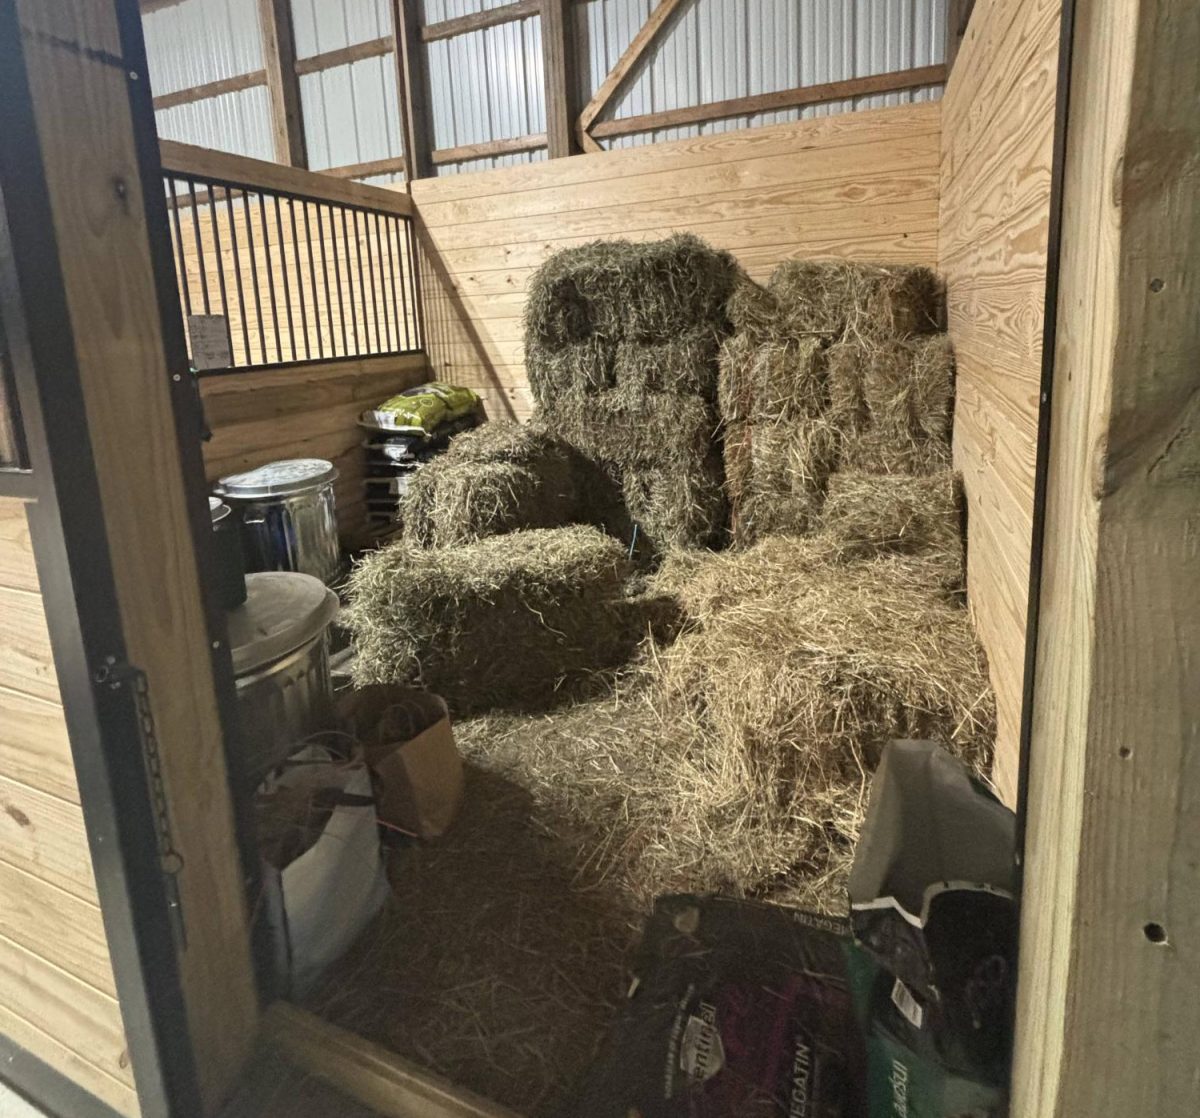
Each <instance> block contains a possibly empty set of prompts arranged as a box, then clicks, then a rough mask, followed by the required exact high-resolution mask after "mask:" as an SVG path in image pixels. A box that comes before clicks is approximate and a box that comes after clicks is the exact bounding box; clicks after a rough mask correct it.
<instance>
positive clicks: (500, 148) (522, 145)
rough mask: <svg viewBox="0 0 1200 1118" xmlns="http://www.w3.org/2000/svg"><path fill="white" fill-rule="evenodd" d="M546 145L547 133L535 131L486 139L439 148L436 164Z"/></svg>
mask: <svg viewBox="0 0 1200 1118" xmlns="http://www.w3.org/2000/svg"><path fill="white" fill-rule="evenodd" d="M545 146H546V133H545V132H535V133H533V134H532V135H529V136H513V137H511V138H510V139H505V140H485V141H484V142H483V143H479V144H463V145H462V146H460V147H453V148H438V149H437V150H435V151H434V153H433V163H434V166H439V167H440V166H442V165H443V164H445V163H466V162H467V161H468V160H471V159H489V158H491V157H492V156H496V155H512V154H514V153H515V152H519V151H538V150H540V149H541V148H544V147H545Z"/></svg>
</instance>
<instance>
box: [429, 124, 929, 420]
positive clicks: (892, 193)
mask: <svg viewBox="0 0 1200 1118" xmlns="http://www.w3.org/2000/svg"><path fill="white" fill-rule="evenodd" d="M940 120H941V113H940V109H939V106H938V105H937V104H936V103H935V104H926V105H914V106H906V107H902V108H895V109H884V110H879V111H877V112H864V113H853V114H850V113H847V114H844V115H841V116H832V117H825V118H821V119H818V120H811V121H803V122H800V123H798V124H786V125H780V126H777V127H771V128H760V129H754V130H747V131H738V132H727V133H724V134H720V135H712V136H703V137H699V138H697V139H690V140H682V141H678V142H675V143H666V144H655V145H653V146H648V147H637V148H629V149H626V150H620V151H614V152H605V153H602V154H597V155H582V156H575V157H573V158H569V159H555V160H551V161H550V162H548V163H533V164H527V165H523V166H520V167H512V168H506V169H502V170H497V171H486V172H482V173H479V174H472V175H455V176H452V177H448V178H434V179H418V180H416V181H415V182H414V183H413V184H412V191H413V200H414V202H415V203H416V207H417V215H418V238H419V240H420V242H421V248H422V252H421V273H422V276H421V278H422V283H423V285H424V292H425V314H426V324H427V337H428V347H427V348H428V350H429V354H430V360H431V363H432V365H433V371H434V373H435V374H436V375H437V376H439V377H442V378H444V379H447V380H450V381H454V382H455V383H460V384H467V385H469V386H471V387H472V388H476V389H478V390H479V391H481V392H482V393H483V394H484V396H485V398H486V399H487V402H488V409H489V412H490V414H491V415H492V417H493V418H501V417H515V418H518V419H526V418H528V416H529V414H530V410H531V399H530V395H529V388H528V382H527V380H526V377H525V370H524V365H523V354H522V330H521V311H522V307H523V306H524V302H525V285H526V283H527V281H528V279H529V276H530V274H531V273H532V272H533V270H534V269H535V268H536V267H537V266H538V265H539V264H540V263H541V262H542V261H543V260H545V259H546V257H547V256H548V255H550V254H551V253H552V252H554V251H555V250H556V249H559V248H563V247H566V246H568V245H578V244H582V243H585V242H587V241H589V240H594V239H596V238H599V237H629V238H631V239H634V240H650V239H653V238H657V237H664V236H667V235H669V234H670V233H674V232H681V231H687V230H690V231H692V232H695V233H698V234H699V235H700V236H702V237H704V238H706V239H707V240H708V241H710V242H711V243H712V244H714V245H716V246H717V247H719V248H725V249H729V250H730V251H732V252H733V253H734V254H735V255H736V256H737V258H738V259H739V260H740V261H741V263H742V264H743V266H744V267H746V268H747V269H748V270H749V272H750V273H751V275H753V276H754V277H755V278H757V279H765V278H766V277H767V276H768V275H769V274H770V272H771V269H772V268H774V266H775V265H776V264H778V263H779V262H780V261H781V260H784V259H787V258H789V257H796V256H844V257H850V258H854V259H861V260H886V261H894V262H897V263H921V264H930V265H932V264H934V263H935V262H936V259H937V235H938V191H939V181H938V159H939V155H940Z"/></svg>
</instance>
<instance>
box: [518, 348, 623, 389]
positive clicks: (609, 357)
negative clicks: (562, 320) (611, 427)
mask: <svg viewBox="0 0 1200 1118" xmlns="http://www.w3.org/2000/svg"><path fill="white" fill-rule="evenodd" d="M616 354H617V346H616V343H615V342H613V341H610V340H608V339H606V338H601V337H598V336H591V337H587V338H584V339H582V340H581V341H576V342H569V343H564V344H562V345H547V344H545V343H544V342H538V341H536V340H534V339H531V338H528V337H527V338H526V342H525V372H526V375H527V376H528V377H529V387H530V389H531V391H532V392H533V398H534V400H535V401H536V402H537V403H538V404H539V405H541V406H543V407H544V406H547V405H549V404H552V403H553V402H554V401H555V400H556V399H558V398H559V397H560V396H564V395H567V394H568V393H585V392H602V391H604V390H605V389H609V388H613V387H614V386H615V385H616V383H617V378H616V371H615V364H616Z"/></svg>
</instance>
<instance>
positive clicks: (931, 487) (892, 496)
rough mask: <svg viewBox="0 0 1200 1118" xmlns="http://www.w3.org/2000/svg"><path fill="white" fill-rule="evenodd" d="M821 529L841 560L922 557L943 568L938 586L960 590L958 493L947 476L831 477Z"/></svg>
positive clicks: (954, 480)
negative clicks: (891, 554) (897, 555)
mask: <svg viewBox="0 0 1200 1118" xmlns="http://www.w3.org/2000/svg"><path fill="white" fill-rule="evenodd" d="M821 528H822V531H823V533H824V534H825V536H826V537H827V538H828V539H829V540H830V541H832V542H833V543H834V544H836V546H837V547H838V548H839V549H840V551H841V552H842V554H844V555H848V556H872V555H879V554H882V553H886V552H899V553H903V554H924V555H927V556H929V557H930V558H931V559H932V560H936V561H937V562H939V563H940V564H942V565H943V571H942V573H941V574H940V575H939V576H938V584H940V585H943V586H945V585H946V584H947V583H949V585H950V586H951V587H953V586H961V585H962V581H963V541H962V502H961V487H960V483H959V479H958V477H957V475H956V474H955V473H954V472H953V471H952V470H943V471H941V472H940V473H936V474H930V475H928V476H925V477H911V476H906V475H891V476H884V475H878V474H861V473H854V472H839V473H835V474H833V475H832V476H831V477H830V478H829V487H828V491H827V493H826V497H825V505H824V508H823V509H822V514H821Z"/></svg>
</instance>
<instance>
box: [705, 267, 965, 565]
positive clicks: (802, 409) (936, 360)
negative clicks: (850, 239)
mask: <svg viewBox="0 0 1200 1118" xmlns="http://www.w3.org/2000/svg"><path fill="white" fill-rule="evenodd" d="M940 296H941V292H940V287H939V284H938V281H937V278H936V277H935V276H934V275H933V273H932V272H930V271H929V270H928V269H926V268H906V267H879V266H872V265H863V264H852V263H848V262H846V261H830V262H820V261H788V262H786V263H784V264H782V265H780V266H779V267H778V268H777V269H776V271H775V273H774V275H773V276H772V277H771V282H770V284H769V285H768V287H766V288H760V287H758V286H757V285H755V284H752V283H750V282H748V281H743V282H742V283H741V284H739V286H738V290H737V291H736V292H735V294H734V297H733V299H732V300H731V302H730V315H731V318H732V319H733V323H734V326H735V328H736V333H735V334H734V336H733V337H731V338H730V339H729V340H728V341H727V342H726V343H725V346H724V347H723V350H722V355H721V386H720V387H721V405H722V408H721V410H722V417H723V419H724V423H725V463H726V474H727V476H728V478H729V489H730V499H731V503H732V506H733V530H734V539H735V541H736V542H738V543H740V544H749V543H751V542H753V541H754V540H755V539H757V538H760V537H761V536H764V535H771V534H774V533H778V532H787V533H793V534H794V533H797V532H800V533H803V532H807V531H811V530H814V529H815V528H816V527H817V526H818V524H819V520H820V516H819V514H820V510H821V506H822V504H823V502H824V497H825V489H826V485H827V483H828V480H829V476H830V474H832V473H833V472H834V471H835V470H837V469H848V470H855V471H858V472H860V473H864V474H875V475H891V474H910V475H911V474H929V473H933V472H935V471H938V470H944V469H947V468H948V467H949V464H950V443H949V437H950V414H951V402H952V401H951V387H952V372H953V365H952V359H951V356H950V350H949V347H948V345H947V344H946V342H945V338H944V336H943V335H939V334H936V333H934V332H935V331H936V330H937V329H938V325H939V322H940V318H941V309H940Z"/></svg>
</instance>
